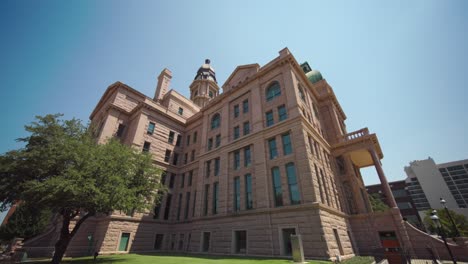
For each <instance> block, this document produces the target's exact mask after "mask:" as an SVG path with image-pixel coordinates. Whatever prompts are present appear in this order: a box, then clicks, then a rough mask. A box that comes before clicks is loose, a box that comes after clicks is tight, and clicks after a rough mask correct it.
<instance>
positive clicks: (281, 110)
mask: <svg viewBox="0 0 468 264" xmlns="http://www.w3.org/2000/svg"><path fill="white" fill-rule="evenodd" d="M286 119H288V112H287V110H286V106H285V105H281V106H278V120H279V121H283V120H286Z"/></svg>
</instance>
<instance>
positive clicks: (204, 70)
mask: <svg viewBox="0 0 468 264" xmlns="http://www.w3.org/2000/svg"><path fill="white" fill-rule="evenodd" d="M210 62H211V61H210V59H206V60H205V64H203V65H202V66H201V67H200V68H199V69H198V71H197V75H196V76H195V78H194V80H212V81H214V82H216V83H218V82H217V81H216V73H215V70H214V69H213V67H211V65H210Z"/></svg>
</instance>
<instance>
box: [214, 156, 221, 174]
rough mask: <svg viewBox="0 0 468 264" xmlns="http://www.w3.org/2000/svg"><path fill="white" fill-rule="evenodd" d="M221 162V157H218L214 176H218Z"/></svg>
mask: <svg viewBox="0 0 468 264" xmlns="http://www.w3.org/2000/svg"><path fill="white" fill-rule="evenodd" d="M219 162H220V159H219V158H216V159H215V160H214V176H218V175H219Z"/></svg>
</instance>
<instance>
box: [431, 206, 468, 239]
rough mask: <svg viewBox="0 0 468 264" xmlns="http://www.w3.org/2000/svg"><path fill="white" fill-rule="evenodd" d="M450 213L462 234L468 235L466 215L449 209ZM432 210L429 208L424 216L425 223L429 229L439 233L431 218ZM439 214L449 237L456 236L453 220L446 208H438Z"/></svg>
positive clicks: (442, 225)
mask: <svg viewBox="0 0 468 264" xmlns="http://www.w3.org/2000/svg"><path fill="white" fill-rule="evenodd" d="M449 212H450V215H451V216H452V219H453V221H454V222H455V225H456V226H457V229H458V231H459V232H460V236H462V237H463V236H468V220H467V219H466V217H465V216H464V215H461V214H457V213H456V212H454V211H452V210H450V209H449ZM431 213H432V210H427V211H426V215H425V216H424V220H423V222H424V225H425V226H426V227H427V229H428V230H429V231H430V232H431V233H434V234H437V233H438V230H437V227H436V226H435V224H434V221H432V219H431ZM437 216H438V217H439V220H440V224H441V227H442V229H443V231H444V233H445V235H446V236H447V237H455V236H456V231H455V228H453V225H452V222H451V221H450V219H449V216H448V215H447V211H446V210H445V209H438V210H437Z"/></svg>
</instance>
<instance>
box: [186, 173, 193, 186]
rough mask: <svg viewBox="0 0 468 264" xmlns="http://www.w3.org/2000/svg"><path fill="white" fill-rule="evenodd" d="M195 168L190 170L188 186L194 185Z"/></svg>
mask: <svg viewBox="0 0 468 264" xmlns="http://www.w3.org/2000/svg"><path fill="white" fill-rule="evenodd" d="M192 177H193V170H191V171H189V175H188V182H187V186H192Z"/></svg>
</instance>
